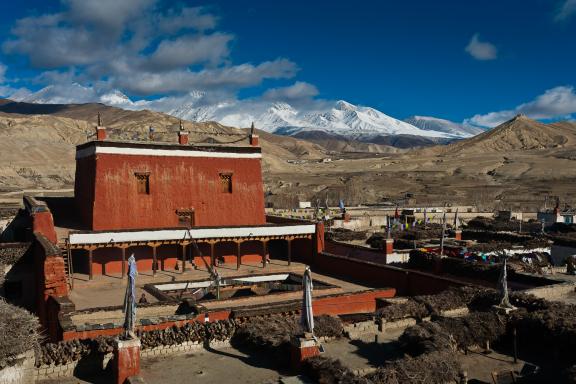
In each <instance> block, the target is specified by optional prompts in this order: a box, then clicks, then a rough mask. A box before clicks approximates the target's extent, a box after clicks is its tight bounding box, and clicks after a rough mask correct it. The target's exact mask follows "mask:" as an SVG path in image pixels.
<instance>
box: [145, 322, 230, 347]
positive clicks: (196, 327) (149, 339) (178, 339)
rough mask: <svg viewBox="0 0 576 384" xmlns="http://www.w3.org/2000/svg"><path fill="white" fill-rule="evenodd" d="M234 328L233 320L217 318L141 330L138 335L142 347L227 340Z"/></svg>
mask: <svg viewBox="0 0 576 384" xmlns="http://www.w3.org/2000/svg"><path fill="white" fill-rule="evenodd" d="M235 330H236V322H235V321H234V320H219V321H215V322H212V323H200V322H192V323H187V324H185V325H184V326H182V327H177V326H173V327H170V328H166V329H162V330H153V331H148V332H143V333H142V334H141V335H140V340H141V342H142V349H150V348H155V347H158V346H161V345H177V344H182V343H184V342H189V341H191V342H197V343H204V342H207V341H211V340H220V341H222V340H228V339H229V338H230V337H232V335H233V334H234V332H235Z"/></svg>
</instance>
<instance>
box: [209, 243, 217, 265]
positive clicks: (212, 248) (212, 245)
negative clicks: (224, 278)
mask: <svg viewBox="0 0 576 384" xmlns="http://www.w3.org/2000/svg"><path fill="white" fill-rule="evenodd" d="M215 245H216V243H215V242H214V241H211V242H210V264H211V265H212V266H215V265H216V254H215V253H214V246H215Z"/></svg>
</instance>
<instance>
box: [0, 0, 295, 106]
mask: <svg viewBox="0 0 576 384" xmlns="http://www.w3.org/2000/svg"><path fill="white" fill-rule="evenodd" d="M157 3H158V0H122V1H119V0H62V4H63V9H62V10H61V12H58V13H53V14H44V15H39V16H33V17H26V18H23V19H20V20H17V21H16V23H15V26H14V27H13V28H12V30H11V32H12V37H11V38H10V39H9V40H7V41H5V42H4V44H3V49H4V52H6V53H8V54H15V55H23V56H25V57H26V58H28V60H29V62H30V64H31V65H32V67H34V68H36V69H40V70H49V72H46V73H44V74H42V75H40V76H37V77H36V78H35V81H36V82H37V83H40V84H51V85H55V84H58V85H60V84H64V83H65V84H67V85H70V84H72V83H74V82H75V83H79V84H83V85H88V86H93V85H95V84H97V85H98V88H99V89H100V90H102V91H110V90H112V89H115V88H120V89H121V90H122V91H125V92H130V93H134V94H137V95H141V96H146V95H159V94H160V95H161V94H166V95H178V94H182V93H185V92H188V91H189V90H190V89H200V90H210V91H212V90H214V89H217V88H221V89H222V91H223V92H224V93H227V94H230V93H234V92H237V91H238V90H240V89H242V88H245V87H252V86H256V85H259V84H260V83H261V82H262V81H264V80H266V79H286V78H291V77H293V76H295V74H296V72H297V71H298V68H297V66H296V64H294V63H293V62H291V61H290V60H288V59H283V58H278V59H275V60H269V61H265V62H262V63H254V64H253V63H241V64H236V65H235V64H233V63H231V59H230V47H229V44H230V42H231V41H232V40H233V39H234V36H233V35H231V34H229V33H223V32H219V31H216V30H215V28H216V26H217V20H218V18H217V17H216V16H215V15H213V14H212V13H211V12H209V11H208V9H206V8H202V7H180V8H178V7H175V8H171V9H167V10H160V9H159V8H160V7H159V6H157V5H158V4H157ZM62 89H64V87H63V88H62Z"/></svg>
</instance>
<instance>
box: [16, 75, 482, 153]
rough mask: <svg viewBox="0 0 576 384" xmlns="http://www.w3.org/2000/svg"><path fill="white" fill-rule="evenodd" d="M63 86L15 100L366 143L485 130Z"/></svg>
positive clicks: (363, 110)
mask: <svg viewBox="0 0 576 384" xmlns="http://www.w3.org/2000/svg"><path fill="white" fill-rule="evenodd" d="M58 87H59V86H57V85H52V86H48V87H45V88H43V89H41V90H39V91H37V92H34V93H29V94H25V95H20V96H19V97H17V98H13V99H15V100H16V101H25V102H33V103H44V104H69V103H87V102H99V103H103V104H107V105H111V106H114V107H120V108H124V109H131V110H137V109H150V110H155V111H159V112H164V113H167V114H170V115H173V116H176V117H180V118H182V119H185V120H190V121H199V122H202V121H217V122H219V123H221V124H224V125H228V126H233V127H241V128H242V127H249V126H250V125H251V124H252V122H254V124H255V125H256V127H257V128H258V129H261V130H264V131H267V132H271V133H276V134H282V135H298V134H307V133H310V132H318V131H320V132H323V133H326V134H332V135H338V136H343V137H348V138H351V139H355V140H361V141H373V140H376V139H378V138H382V137H385V136H403V137H412V136H415V137H422V138H426V139H430V140H431V142H446V141H451V140H455V139H460V138H465V137H470V136H473V135H474V134H476V133H478V132H480V131H481V130H479V129H477V128H473V127H466V126H461V125H459V124H456V123H452V122H450V121H447V120H442V119H435V118H430V117H418V116H415V117H413V118H411V119H408V120H407V121H401V120H398V119H395V118H393V117H390V116H388V115H386V114H384V113H382V112H380V111H378V110H376V109H374V108H370V107H363V106H357V105H354V104H351V103H348V102H346V101H343V100H339V101H336V102H329V101H317V102H316V101H315V102H311V103H310V105H308V106H306V107H300V108H296V107H295V106H293V105H290V104H288V103H286V102H278V101H267V100H263V99H246V100H237V99H232V98H231V99H222V98H215V97H213V95H211V94H208V93H205V92H200V91H192V92H190V93H188V94H186V95H183V96H171V97H163V98H159V99H155V100H138V101H132V100H130V98H129V97H128V96H126V95H125V94H123V93H122V92H120V91H118V90H113V91H110V90H107V91H102V92H99V91H98V90H95V89H94V88H90V87H84V86H81V85H79V84H71V85H68V86H67V87H68V88H67V89H66V90H65V91H64V90H63V89H60V88H58ZM60 95H66V97H62V96H60Z"/></svg>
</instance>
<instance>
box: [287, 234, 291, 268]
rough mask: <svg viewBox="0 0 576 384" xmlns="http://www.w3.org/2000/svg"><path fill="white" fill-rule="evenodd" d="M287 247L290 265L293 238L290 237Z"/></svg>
mask: <svg viewBox="0 0 576 384" xmlns="http://www.w3.org/2000/svg"><path fill="white" fill-rule="evenodd" d="M286 244H287V245H288V246H287V249H288V265H290V264H291V263H292V240H291V239H288V240H287V241H286Z"/></svg>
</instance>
